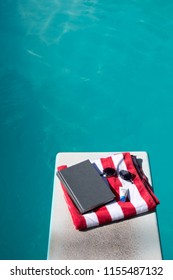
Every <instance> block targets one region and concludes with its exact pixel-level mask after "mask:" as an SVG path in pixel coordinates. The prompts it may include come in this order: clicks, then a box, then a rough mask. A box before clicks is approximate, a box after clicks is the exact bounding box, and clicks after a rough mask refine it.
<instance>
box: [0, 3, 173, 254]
mask: <svg viewBox="0 0 173 280" xmlns="http://www.w3.org/2000/svg"><path fill="white" fill-rule="evenodd" d="M0 13H1V15H0V36H1V38H0V41H1V43H0V63H1V68H0V193H1V194H0V209H1V210H0V211H1V218H0V222H1V230H0V258H1V259H45V258H46V254H47V242H48V233H49V220H50V210H51V199H52V189H53V174H54V162H55V155H56V153H58V152H66V151H67V152H69V151H71V152H73V151H74V152H87V151H91V152H92V151H94V152H97V151H99V152H100V151H102V152H106V151H147V152H148V154H149V158H150V166H151V172H152V180H153V186H154V190H155V193H156V195H157V196H158V198H159V199H160V202H161V203H160V205H159V206H158V208H157V214H158V224H159V230H160V238H161V243H162V250H163V257H164V259H173V207H172V197H173V187H172V159H173V148H172V143H173V117H172V108H173V78H172V73H173V52H172V49H173V3H172V1H156V0H155V1H154V0H150V1H149V0H138V1H135V0H134V1H132V0H128V1H120V0H119V1H114V0H109V1H106V0H90V1H89V0H88V1H87V0H85V1H84V0H83V1H82V0H71V1H69V0H66V1H65V0H64V1H62V0H49V1H38V0H37V1H36V0H25V1H22V0H18V1H17V0H16V1H15V0H6V1H3V2H2V1H1V2H0Z"/></svg>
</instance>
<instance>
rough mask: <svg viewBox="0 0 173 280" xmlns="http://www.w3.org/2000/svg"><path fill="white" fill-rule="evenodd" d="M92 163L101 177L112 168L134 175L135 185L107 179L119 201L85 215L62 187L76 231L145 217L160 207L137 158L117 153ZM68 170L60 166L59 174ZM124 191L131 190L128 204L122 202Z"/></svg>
mask: <svg viewBox="0 0 173 280" xmlns="http://www.w3.org/2000/svg"><path fill="white" fill-rule="evenodd" d="M92 163H93V165H94V166H95V167H96V168H97V169H98V172H99V173H102V172H103V169H105V168H108V167H111V168H115V169H116V170H117V173H118V172H119V171H120V170H126V171H129V172H130V173H132V174H134V179H133V184H132V183H131V182H129V181H126V180H124V179H122V178H121V177H120V176H113V177H109V178H106V180H107V182H108V183H109V186H110V188H111V190H112V191H113V192H114V194H115V197H116V198H115V200H114V201H112V202H109V203H107V204H105V205H103V206H101V207H98V208H97V209H94V210H93V211H90V212H88V213H85V214H81V213H80V212H79V210H78V209H77V207H76V206H75V204H74V203H73V201H72V200H71V198H70V196H69V195H68V193H67V191H66V189H65V187H64V186H63V184H62V183H61V186H62V188H63V192H64V197H65V200H66V202H67V205H68V209H69V211H70V214H71V217H72V220H73V223H74V226H75V228H76V229H79V230H85V229H87V228H91V227H95V226H101V225H105V224H108V223H111V222H113V221H118V220H123V219H127V218H130V217H133V216H136V215H138V214H141V213H145V212H148V211H153V210H154V209H155V208H156V206H157V204H159V200H158V199H157V197H156V196H155V195H154V193H153V191H152V188H151V185H150V184H149V182H148V179H147V177H146V175H145V174H144V172H143V170H142V168H141V166H140V165H139V163H138V161H137V159H136V157H135V156H133V155H131V154H130V153H127V152H126V153H117V154H113V155H111V156H108V157H105V158H100V159H97V160H95V161H92ZM64 168H67V166H66V165H63V166H59V167H58V170H62V169H64ZM104 179H105V178H104ZM121 187H124V188H126V189H128V197H127V200H126V202H122V201H120V188H121ZM88 191H89V190H88Z"/></svg>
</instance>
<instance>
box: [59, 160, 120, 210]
mask: <svg viewBox="0 0 173 280" xmlns="http://www.w3.org/2000/svg"><path fill="white" fill-rule="evenodd" d="M56 174H57V176H58V178H59V179H60V181H61V182H62V183H63V185H64V186H65V188H66V189H67V192H68V193H69V195H70V197H71V199H72V200H73V202H74V203H75V205H76V206H77V208H78V209H79V211H80V212H81V213H82V214H84V213H86V212H88V211H90V210H93V209H94V208H96V207H99V206H101V205H104V204H105V203H108V202H110V201H112V200H113V199H114V198H115V195H114V193H113V192H112V191H111V189H110V187H109V185H108V184H107V183H106V182H105V181H104V179H103V178H102V177H101V176H100V174H99V173H98V171H97V170H96V169H95V167H94V166H93V165H92V163H91V162H90V161H89V160H85V161H82V162H80V163H77V164H75V165H72V166H70V167H68V168H65V169H63V170H60V171H57V173H56Z"/></svg>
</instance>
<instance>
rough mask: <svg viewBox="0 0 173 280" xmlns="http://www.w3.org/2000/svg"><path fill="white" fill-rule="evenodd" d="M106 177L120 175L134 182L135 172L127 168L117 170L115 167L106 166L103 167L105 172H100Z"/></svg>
mask: <svg viewBox="0 0 173 280" xmlns="http://www.w3.org/2000/svg"><path fill="white" fill-rule="evenodd" d="M100 176H103V177H105V178H111V177H117V176H120V177H121V178H122V179H123V180H125V181H130V182H131V183H132V184H133V179H134V177H135V175H134V174H132V173H130V172H129V171H127V170H120V171H119V172H117V171H116V170H115V168H113V167H106V168H104V169H103V172H102V173H101V174H100Z"/></svg>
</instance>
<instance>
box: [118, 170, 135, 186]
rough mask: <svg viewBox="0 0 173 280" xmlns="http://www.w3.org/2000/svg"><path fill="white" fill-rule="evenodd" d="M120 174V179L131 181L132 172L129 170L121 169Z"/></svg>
mask: <svg viewBox="0 0 173 280" xmlns="http://www.w3.org/2000/svg"><path fill="white" fill-rule="evenodd" d="M119 174H120V176H121V178H122V179H124V180H126V181H130V182H132V183H133V174H131V173H130V172H128V171H126V170H121V171H120V172H119Z"/></svg>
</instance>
